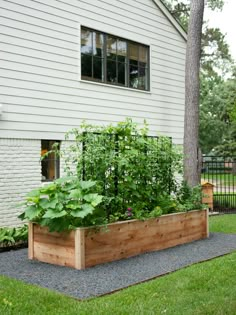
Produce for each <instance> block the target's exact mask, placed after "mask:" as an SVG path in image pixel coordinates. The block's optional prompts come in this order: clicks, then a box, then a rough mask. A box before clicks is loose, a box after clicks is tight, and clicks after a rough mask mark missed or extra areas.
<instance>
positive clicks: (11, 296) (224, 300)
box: [0, 215, 236, 315]
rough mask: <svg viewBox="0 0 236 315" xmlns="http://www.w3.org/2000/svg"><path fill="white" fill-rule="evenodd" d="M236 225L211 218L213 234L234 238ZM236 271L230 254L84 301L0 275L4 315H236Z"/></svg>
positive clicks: (235, 218) (229, 219) (0, 309)
mask: <svg viewBox="0 0 236 315" xmlns="http://www.w3.org/2000/svg"><path fill="white" fill-rule="evenodd" d="M235 222H236V215H235V216H234V215H224V216H217V217H211V218H210V229H211V231H217V232H230V233H233V232H234V233H236V224H235ZM235 266H236V253H232V254H230V255H226V256H224V257H220V258H216V259H213V260H211V261H208V262H204V263H200V264H196V265H193V266H190V267H187V268H184V269H181V270H179V271H177V272H174V273H172V274H170V275H166V276H164V277H161V278H157V279H155V280H152V281H148V282H146V283H143V284H140V285H136V286H132V287H130V288H128V289H125V290H123V291H120V292H117V293H115V294H112V295H108V296H105V297H100V298H96V299H91V300H88V301H83V302H81V301H77V300H74V299H72V298H69V297H66V296H63V295H61V294H59V293H55V292H53V291H49V290H47V289H43V288H39V287H37V286H33V285H27V284H24V283H22V282H20V281H17V280H13V279H9V278H7V277H3V276H0V314H3V315H15V314H16V315H27V314H29V315H31V314H32V315H37V314H40V315H41V314H43V315H47V314H48V315H73V314H76V315H77V314H78V315H86V314H89V315H93V314H96V315H100V314H105V315H106V314H109V315H110V314H113V315H116V314H117V315H126V314H127V315H128V314H129V315H132V314H134V315H159V314H167V315H192V314H194V315H208V314H209V315H236V268H235ZM143 268H145V266H144V267H143Z"/></svg>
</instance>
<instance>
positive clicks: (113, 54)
mask: <svg viewBox="0 0 236 315" xmlns="http://www.w3.org/2000/svg"><path fill="white" fill-rule="evenodd" d="M0 8H1V11H0V12H1V13H0V14H1V26H0V29H1V32H0V38H1V45H0V67H1V72H0V77H1V78H0V80H1V84H0V85H1V88H0V104H1V107H0V227H1V226H10V225H15V226H17V225H19V224H20V221H19V220H18V219H17V214H18V213H19V209H18V208H16V206H15V205H16V204H17V203H18V202H19V201H21V200H22V198H23V196H25V194H26V193H27V192H28V191H30V190H31V189H32V188H34V187H38V186H39V185H41V182H42V181H45V180H46V181H47V180H51V179H53V178H56V177H58V176H59V172H60V167H59V161H57V160H56V159H54V158H53V159H52V160H51V161H46V162H44V164H41V162H40V155H41V154H42V153H44V152H46V151H47V150H49V149H50V147H51V146H52V144H53V143H54V142H55V141H57V142H60V145H61V146H63V145H65V142H64V141H63V139H64V134H65V132H66V131H68V130H70V129H71V128H73V127H78V126H79V125H80V123H81V122H82V120H86V121H87V122H91V123H96V124H106V123H108V122H109V123H115V122H118V121H122V120H124V119H125V117H132V118H133V120H134V121H136V122H138V123H143V120H144V119H146V120H147V122H148V124H149V127H150V132H151V133H152V134H157V133H160V134H165V135H167V136H170V137H172V139H173V142H174V143H177V144H182V143H183V128H184V67H185V49H186V34H185V32H184V31H183V29H182V28H181V26H180V25H179V24H178V23H177V22H176V20H175V19H174V18H173V17H172V16H171V14H170V13H169V11H168V10H167V8H166V7H165V6H164V5H163V3H162V2H161V1H159V0H129V1H123V0H93V1H90V0H70V1H66V0H60V1H57V0H47V1H45V0H37V1H33V0H21V1H19V0H0Z"/></svg>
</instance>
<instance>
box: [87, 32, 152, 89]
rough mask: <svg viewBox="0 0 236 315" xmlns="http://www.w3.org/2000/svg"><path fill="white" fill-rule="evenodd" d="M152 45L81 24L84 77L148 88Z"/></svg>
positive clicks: (136, 87) (89, 79) (96, 80)
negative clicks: (150, 47) (150, 46)
mask: <svg viewBox="0 0 236 315" xmlns="http://www.w3.org/2000/svg"><path fill="white" fill-rule="evenodd" d="M149 71H150V62H149V47H148V46H146V45H143V44H140V43H137V42H133V41H130V40H126V39H123V38H120V37H116V36H113V35H109V34H105V33H102V32H99V31H95V30H91V29H89V28H85V27H82V28H81V78H82V79H83V80H88V81H95V82H101V83H107V84H113V85H118V86H123V87H129V88H133V89H138V90H144V91H149V89H150V84H149Z"/></svg>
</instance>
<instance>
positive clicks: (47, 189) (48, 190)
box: [40, 183, 57, 194]
mask: <svg viewBox="0 0 236 315" xmlns="http://www.w3.org/2000/svg"><path fill="white" fill-rule="evenodd" d="M56 189H57V185H56V184H54V183H52V184H49V185H46V186H44V187H43V188H41V190H40V191H41V194H50V193H52V192H53V191H55V190H56Z"/></svg>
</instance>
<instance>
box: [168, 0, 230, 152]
mask: <svg viewBox="0 0 236 315" xmlns="http://www.w3.org/2000/svg"><path fill="white" fill-rule="evenodd" d="M163 1H164V3H165V4H166V5H167V7H168V8H169V10H170V11H171V13H172V14H173V16H174V17H175V18H176V19H177V20H178V21H179V22H180V24H181V25H182V26H183V28H185V29H186V30H187V27H188V22H189V14H190V1H189V0H182V1H179V0H163ZM223 5H224V1H223V0H208V1H207V2H205V6H207V7H208V8H210V9H211V10H221V9H222V8H223ZM234 74H236V68H234V61H233V60H232V58H231V55H230V53H229V46H228V44H227V43H226V40H225V35H224V34H222V32H221V31H220V30H219V29H218V28H210V27H209V25H208V22H207V21H205V22H203V30H202V40H201V76H200V77H201V81H200V83H201V89H200V90H201V94H200V133H199V143H200V147H201V149H202V152H203V153H204V154H209V153H210V152H211V151H212V150H213V149H214V148H215V147H216V146H219V145H221V144H222V142H223V141H225V139H226V138H229V137H230V134H231V135H232V134H233V133H232V132H230V128H231V122H230V120H229V116H230V113H229V112H230V106H231V105H230V97H227V95H226V94H227V93H228V92H230V86H231V89H232V82H231V83H230V84H229V82H228V81H229V79H225V78H230V79H232V78H233V77H235V76H234Z"/></svg>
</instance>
